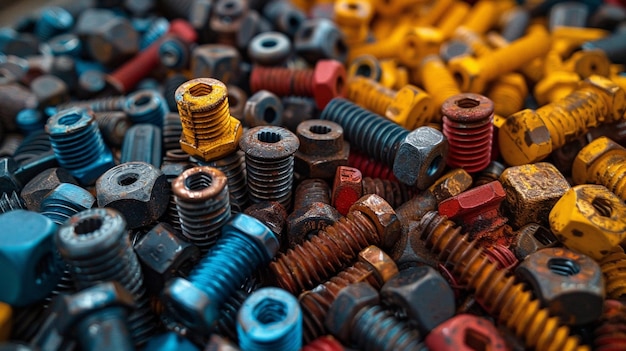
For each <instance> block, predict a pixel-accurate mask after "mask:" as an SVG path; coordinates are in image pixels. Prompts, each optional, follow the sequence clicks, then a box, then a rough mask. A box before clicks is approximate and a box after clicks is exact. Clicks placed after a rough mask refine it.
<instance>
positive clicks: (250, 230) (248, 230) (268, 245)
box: [222, 213, 279, 260]
mask: <svg viewBox="0 0 626 351" xmlns="http://www.w3.org/2000/svg"><path fill="white" fill-rule="evenodd" d="M222 232H223V233H227V232H239V233H243V234H245V235H246V236H247V237H248V238H250V239H251V240H252V241H254V242H255V243H256V244H258V245H259V247H262V248H264V249H265V253H266V254H267V259H268V260H270V259H272V258H273V257H274V255H276V252H278V247H279V242H278V239H277V238H276V235H274V233H273V232H272V231H271V230H270V229H269V228H268V227H267V226H266V225H265V224H264V223H263V222H261V221H259V220H258V219H256V218H254V217H251V216H248V215H245V214H241V213H240V214H238V215H236V216H234V217H233V218H232V219H231V220H230V221H229V222H228V223H226V224H225V225H224V227H222Z"/></svg>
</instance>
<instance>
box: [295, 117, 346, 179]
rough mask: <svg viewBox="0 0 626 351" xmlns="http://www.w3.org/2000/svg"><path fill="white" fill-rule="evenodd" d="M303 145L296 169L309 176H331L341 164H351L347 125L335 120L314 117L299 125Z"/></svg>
mask: <svg viewBox="0 0 626 351" xmlns="http://www.w3.org/2000/svg"><path fill="white" fill-rule="evenodd" d="M296 134H297V136H298V139H299V140H300V147H299V148H298V150H297V151H296V153H295V155H294V157H295V165H294V167H295V170H296V172H298V174H299V175H301V176H304V177H309V178H323V179H330V178H332V177H333V176H334V175H335V171H336V169H337V167H339V166H345V165H346V164H347V163H348V157H349V155H350V144H349V143H348V142H347V141H344V140H343V128H341V126H340V125H338V124H337V123H335V122H331V121H323V120H320V119H312V120H308V121H303V122H301V123H300V124H298V127H297V129H296Z"/></svg>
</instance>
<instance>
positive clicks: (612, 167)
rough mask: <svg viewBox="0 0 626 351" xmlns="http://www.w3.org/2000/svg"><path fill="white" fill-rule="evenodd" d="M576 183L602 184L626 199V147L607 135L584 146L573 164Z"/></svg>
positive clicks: (573, 175) (573, 176)
mask: <svg viewBox="0 0 626 351" xmlns="http://www.w3.org/2000/svg"><path fill="white" fill-rule="evenodd" d="M572 178H573V179H574V182H575V183H576V184H586V183H592V184H601V185H604V186H605V187H607V188H608V189H609V190H611V191H612V192H613V193H614V194H615V195H617V196H619V198H620V199H622V200H625V201H626V149H625V148H624V147H622V146H621V145H619V144H618V143H616V142H614V141H613V140H611V139H609V138H607V137H600V138H598V139H596V140H594V141H592V142H591V143H589V144H588V145H587V146H585V147H584V148H582V150H580V152H578V155H576V159H574V164H573V165H572Z"/></svg>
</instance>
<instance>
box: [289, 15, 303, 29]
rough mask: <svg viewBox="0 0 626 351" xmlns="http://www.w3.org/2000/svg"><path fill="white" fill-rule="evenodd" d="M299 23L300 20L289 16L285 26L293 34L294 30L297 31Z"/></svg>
mask: <svg viewBox="0 0 626 351" xmlns="http://www.w3.org/2000/svg"><path fill="white" fill-rule="evenodd" d="M301 22H302V21H301V20H300V18H298V17H296V16H289V17H288V19H287V26H289V29H290V30H291V31H292V32H295V31H296V30H298V27H300V24H301Z"/></svg>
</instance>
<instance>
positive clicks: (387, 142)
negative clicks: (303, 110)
mask: <svg viewBox="0 0 626 351" xmlns="http://www.w3.org/2000/svg"><path fill="white" fill-rule="evenodd" d="M320 119H324V120H328V121H333V122H335V123H338V124H339V125H341V127H343V130H344V135H345V136H346V138H347V139H348V141H349V142H350V143H351V145H354V146H355V147H356V148H358V149H360V150H362V151H364V152H365V153H366V154H367V155H369V156H371V157H372V158H374V159H375V160H377V161H380V162H382V163H384V164H386V165H387V166H393V161H394V158H395V156H396V151H397V150H398V147H399V146H400V142H401V141H402V140H403V139H404V138H405V137H406V136H407V135H408V134H409V132H408V131H407V130H406V129H404V128H402V127H400V126H399V125H397V124H395V123H394V122H391V121H389V120H386V119H384V118H382V117H380V116H377V115H376V114H374V113H372V112H369V111H367V110H365V109H363V108H361V107H359V106H357V105H355V104H353V103H351V102H350V101H348V100H346V99H342V98H334V99H332V100H331V101H330V102H329V103H328V105H326V107H325V108H324V110H323V111H322V114H321V116H320Z"/></svg>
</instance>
